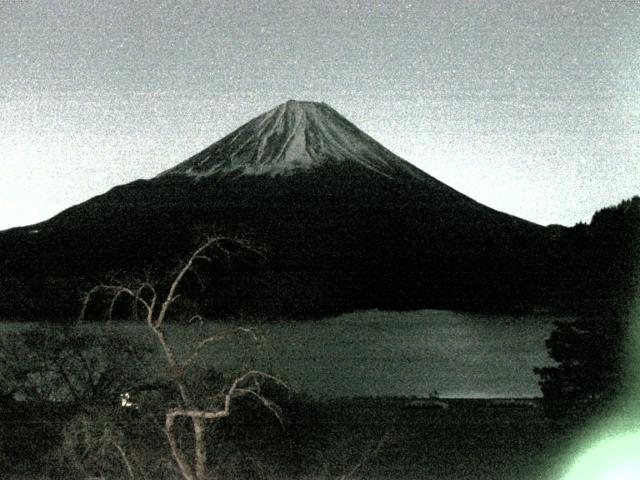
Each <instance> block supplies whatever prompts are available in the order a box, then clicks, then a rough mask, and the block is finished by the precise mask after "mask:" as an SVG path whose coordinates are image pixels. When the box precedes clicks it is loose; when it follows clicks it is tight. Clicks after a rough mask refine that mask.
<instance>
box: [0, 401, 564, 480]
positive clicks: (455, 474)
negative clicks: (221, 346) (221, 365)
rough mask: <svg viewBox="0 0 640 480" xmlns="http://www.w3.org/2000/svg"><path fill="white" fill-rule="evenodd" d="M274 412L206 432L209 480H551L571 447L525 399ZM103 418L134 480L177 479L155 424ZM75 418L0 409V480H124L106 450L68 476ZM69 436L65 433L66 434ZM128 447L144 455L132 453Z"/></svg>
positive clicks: (326, 405)
mask: <svg viewBox="0 0 640 480" xmlns="http://www.w3.org/2000/svg"><path fill="white" fill-rule="evenodd" d="M281 403H282V407H283V413H284V425H281V424H280V423H279V422H277V421H275V420H274V419H273V418H272V417H270V416H268V415H264V412H261V411H260V410H254V409H252V408H248V409H246V410H242V411H241V410H238V411H237V412H236V413H234V415H232V416H231V417H230V418H229V419H227V420H226V421H223V422H220V423H219V424H217V426H216V427H215V428H214V427H213V425H212V427H211V428H210V430H211V433H210V435H212V442H211V446H212V448H211V451H210V452H209V456H210V459H211V460H212V461H213V462H214V463H215V464H216V465H215V468H214V469H213V470H212V474H214V475H216V477H217V478H247V479H288V478H302V479H312V478H313V479H358V478H375V479H418V478H419V479H434V480H435V479H438V480H448V479H451V480H465V479H470V480H471V479H473V480H482V479H487V480H489V479H491V480H500V479H505V480H507V479H509V480H510V479H514V480H518V479H522V480H529V479H531V480H533V479H536V480H537V479H545V478H551V477H550V475H551V472H552V469H553V468H555V467H557V466H558V464H559V462H561V461H562V458H563V455H564V453H565V451H566V448H567V445H568V444H569V443H570V441H571V438H570V434H569V433H568V431H567V428H566V426H565V427H561V426H560V425H559V424H558V423H557V421H552V420H550V419H548V418H547V417H546V416H545V414H544V411H543V409H542V408H541V406H540V405H539V403H538V400H535V399H534V400H470V399H451V400H450V399H431V400H424V399H422V400H419V399H406V398H402V399H390V398H383V399H377V398H361V399H338V400H332V401H328V402H320V401H316V400H309V399H299V398H298V399H295V400H287V401H284V400H283V401H282V402H281ZM114 411H115V412H116V414H117V415H120V417H119V421H118V423H119V424H120V427H123V426H124V430H122V429H121V431H124V432H125V433H124V435H121V436H120V437H117V438H116V437H114V438H113V441H114V444H117V445H118V446H120V447H121V448H122V450H123V451H124V452H125V453H126V455H127V456H128V457H129V462H130V463H131V466H132V468H133V470H135V478H167V479H172V478H175V479H178V478H179V475H178V472H177V471H176V470H175V468H173V467H172V465H171V461H170V455H168V452H167V451H166V446H165V439H164V438H163V435H162V422H161V421H160V418H155V419H154V418H153V416H150V417H148V416H145V414H144V413H142V412H140V411H139V410H138V411H135V410H134V409H127V408H122V407H117V408H115V410H114ZM117 412H120V413H117ZM78 415H80V417H82V414H78V412H73V411H71V410H70V408H69V407H68V406H67V407H65V409H60V408H58V409H56V408H55V407H52V406H51V405H49V406H45V405H35V404H30V405H20V404H19V403H17V402H16V403H13V404H6V405H5V406H3V408H2V410H1V411H0V421H1V422H2V423H1V424H0V428H1V430H2V431H1V434H0V439H1V442H2V443H1V444H0V445H1V446H0V448H1V452H2V456H1V457H0V460H1V461H2V464H3V465H2V471H3V478H14V479H18V478H21V479H44V478H71V477H70V476H69V475H71V476H72V477H73V478H90V477H92V476H94V477H100V476H101V477H100V478H105V479H106V478H130V477H131V475H130V473H129V472H128V471H127V469H126V468H124V467H123V465H122V462H121V455H120V454H119V453H118V451H117V449H116V448H115V447H114V445H112V444H109V443H108V442H107V447H106V448H104V449H102V450H100V449H97V450H96V451H95V452H93V453H91V455H94V456H95V461H94V462H93V463H89V464H87V463H86V461H85V463H84V464H83V465H84V467H83V468H84V470H83V471H78V470H74V468H76V467H77V465H76V466H74V465H73V461H74V457H73V455H77V456H79V457H82V455H88V454H89V453H87V452H84V451H81V450H79V451H76V452H75V453H74V452H70V451H69V448H71V447H69V445H70V443H69V442H72V441H73V438H74V437H73V435H76V436H77V437H82V436H83V435H86V434H88V433H90V432H86V431H83V428H88V427H87V425H90V424H93V425H95V421H96V417H95V415H94V416H93V417H92V418H91V421H92V422H93V423H83V422H82V421H78ZM105 418H106V417H105ZM110 418H113V416H111V417H110ZM98 423H99V422H98ZM70 425H75V428H74V429H72V430H70V429H69V426H70ZM102 427H104V425H101V428H102ZM127 429H129V430H127ZM113 431H115V430H113ZM127 432H128V433H127ZM100 438H102V439H103V441H104V437H100ZM76 440H77V438H76ZM134 440H137V442H135V441H134ZM65 442H66V444H67V449H66V450H65V448H64V444H65ZM134 444H137V445H143V447H142V448H140V447H138V448H137V449H135V450H134V447H133V445H134ZM61 445H62V447H61ZM100 455H102V457H101V456H100ZM85 460H86V459H85ZM87 465H93V467H91V466H90V467H87ZM101 465H102V467H101ZM105 465H107V466H109V467H108V468H107V467H105ZM100 468H102V472H99V471H98V470H99V469H100ZM212 478H213V477H212Z"/></svg>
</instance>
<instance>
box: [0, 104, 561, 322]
mask: <svg viewBox="0 0 640 480" xmlns="http://www.w3.org/2000/svg"><path fill="white" fill-rule="evenodd" d="M198 229H205V230H210V231H211V230H215V231H216V232H220V233H226V234H231V235H236V234H239V235H242V236H244V237H245V238H248V239H249V240H251V241H252V242H253V243H255V244H257V245H260V246H263V247H265V249H266V252H267V259H266V261H258V260H257V259H255V258H248V257H246V258H241V259H239V260H238V261H236V262H234V264H233V265H232V267H231V268H227V267H226V266H224V265H222V267H224V268H221V269H220V270H218V271H216V272H215V275H213V272H210V273H212V274H211V275H209V276H208V277H209V278H208V279H207V281H206V283H207V284H208V289H207V290H206V293H204V294H201V296H200V298H199V300H201V301H202V302H204V303H205V304H206V306H207V308H208V309H209V310H210V311H215V312H219V313H220V314H225V313H233V312H249V313H258V314H268V315H285V316H293V317H299V316H314V315H322V314H326V313H331V312H341V311H347V310H352V309H359V308H381V309H414V308H425V307H431V308H453V309H473V310H487V311H513V310H528V309H532V308H535V307H540V306H545V300H544V299H545V298H546V297H545V295H546V294H545V292H544V288H543V287H542V286H541V285H542V284H543V283H544V278H545V276H546V275H548V274H549V268H550V265H549V258H550V257H549V255H548V252H547V250H548V249H549V248H550V247H549V242H550V238H551V237H553V235H557V229H546V228H545V227H542V226H539V225H536V224H534V223H531V222H528V221H525V220H522V219H519V218H516V217H514V216H511V215H507V214H505V213H501V212H498V211H495V210H493V209H491V208H488V207H486V206H484V205H481V204H479V203H478V202H475V201H474V200H472V199H470V198H469V197H467V196H465V195H463V194H461V193H459V192H457V191H455V190H454V189H452V188H450V187H448V186H447V185H445V184H443V183H442V182H440V181H438V180H436V179H435V178H433V177H431V176H429V175H427V174H426V173H424V172H422V171H421V170H419V169H418V168H416V167H414V166H412V165H411V164H409V163H408V162H406V161H404V160H402V159H401V158H399V157H397V156H396V155H394V154H393V153H391V152H390V151H388V150H387V149H386V148H384V147H383V146H382V145H380V144H379V143H377V142H376V141H375V140H373V139H372V138H370V137H369V136H368V135H366V134H364V133H363V132H361V131H360V130H359V129H358V128H357V127H355V126H354V125H353V124H352V123H350V122H349V121H348V120H346V119H345V118H344V117H342V116H341V115H340V114H338V113H337V112H336V111H334V110H333V109H332V108H330V107H329V106H327V105H325V104H321V103H312V102H296V101H289V102H287V103H286V104H282V105H280V106H278V107H276V108H275V109H273V110H270V111H269V112H266V113H264V114H263V115H260V116H259V117H256V118H255V119H253V120H251V121H250V122H248V123H247V124H245V125H244V126H242V127H240V128H239V129H237V130H236V131H234V132H232V133H231V134H229V135H228V136H226V137H224V138H223V139H221V140H220V141H218V142H216V143H214V144H213V145H211V146H210V147H208V148H207V149H205V150H203V151H202V152H201V153H199V154H197V155H195V156H193V157H191V158H190V159H188V160H186V161H185V162H183V163H181V164H179V165H177V166H175V167H174V168H172V169H170V170H167V171H165V172H163V173H161V174H160V175H158V176H157V177H155V178H152V179H150V180H137V181H134V182H132V183H129V184H126V185H122V186H119V187H116V188H113V189H112V190H110V191H108V192H107V193H105V194H103V195H100V196H97V197H95V198H92V199H90V200H88V201H86V202H84V203H82V204H80V205H77V206H74V207H72V208H69V209H67V210H65V211H63V212H61V213H60V214H58V215H57V216H55V217H54V218H52V219H50V220H48V221H46V222H43V223H40V224H37V225H33V226H30V227H25V228H17V229H12V230H8V231H6V232H2V233H0V262H2V265H1V266H2V272H3V273H2V274H1V275H2V279H1V280H0V281H2V282H3V285H2V292H0V297H1V298H0V311H1V313H3V314H4V315H9V314H16V315H18V314H25V313H31V314H33V313H40V314H43V315H51V313H52V312H57V314H58V315H61V316H64V315H68V314H69V312H73V311H75V310H76V309H77V305H78V296H79V293H78V291H79V289H80V288H81V287H82V286H86V285H87V284H90V283H91V282H93V283H95V282H97V281H99V280H100V279H101V278H102V277H103V276H104V275H106V274H107V273H108V272H113V271H116V272H117V271H125V272H128V271H142V270H143V269H144V268H145V267H146V266H148V265H156V266H162V265H170V264H171V261H172V259H174V258H175V257H176V256H179V255H184V253H185V252H186V251H188V250H189V248H190V247H191V246H192V245H193V239H194V235H195V232H196V231H197V230H198ZM158 268H160V267H158Z"/></svg>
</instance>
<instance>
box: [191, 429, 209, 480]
mask: <svg viewBox="0 0 640 480" xmlns="http://www.w3.org/2000/svg"><path fill="white" fill-rule="evenodd" d="M191 420H192V421H193V434H194V438H195V456H196V458H195V460H196V478H197V479H198V480H206V473H207V443H206V440H205V436H204V435H205V423H204V422H205V420H204V418H197V417H192V418H191Z"/></svg>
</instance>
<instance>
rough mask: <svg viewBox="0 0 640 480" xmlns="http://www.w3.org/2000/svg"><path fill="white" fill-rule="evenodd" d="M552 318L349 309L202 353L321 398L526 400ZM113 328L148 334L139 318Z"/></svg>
mask: <svg viewBox="0 0 640 480" xmlns="http://www.w3.org/2000/svg"><path fill="white" fill-rule="evenodd" d="M553 320H554V318H552V317H550V316H540V315H536V316H533V315H521V316H507V315H490V316H488V315H478V314H469V313H457V312H448V311H435V310H423V311H417V312H379V311H367V312H356V313H350V314H345V315H340V316H338V317H332V318H327V319H324V320H320V321H315V322H303V323H278V324H265V325H261V326H260V327H258V330H257V331H258V332H259V333H260V338H261V340H259V341H258V342H256V341H255V340H253V339H251V338H249V337H248V336H246V335H244V336H242V335H240V336H238V337H235V338H234V339H230V340H228V341H224V342H221V343H219V344H212V345H211V348H210V349H208V350H206V354H204V355H203V356H202V358H201V360H202V361H203V362H207V363H209V364H211V365H215V366H218V368H223V369H239V368H247V367H252V368H261V369H265V370H269V371H272V372H274V373H276V374H278V375H279V376H281V377H283V378H285V379H286V380H287V381H288V382H289V383H290V384H291V385H292V386H293V387H294V388H296V389H299V390H301V391H304V392H306V393H309V394H311V395H314V396H319V397H340V396H365V395H372V396H427V395H428V394H429V393H430V392H432V391H433V390H437V391H438V392H439V393H440V395H441V396H447V397H532V396H539V395H540V390H539V388H538V385H537V381H538V379H537V377H536V375H535V374H534V373H533V367H535V366H546V365H550V364H552V361H551V360H550V359H549V357H548V355H547V352H546V349H545V346H544V341H545V339H546V338H547V337H548V335H549V333H550V332H551V329H552V321H553ZM0 328H2V330H4V331H11V330H15V329H21V328H25V325H24V324H22V325H18V324H8V323H5V324H2V325H1V326H0ZM90 328H92V329H95V328H107V327H105V326H102V325H99V326H96V324H92V325H91V326H90ZM111 328H117V329H121V330H122V332H123V334H126V335H137V336H143V337H146V338H148V339H149V341H152V338H151V337H150V336H149V334H148V332H147V331H146V327H145V325H144V324H142V323H140V324H137V323H133V322H126V323H121V324H117V325H115V326H114V327H111ZM226 328H228V327H224V326H219V325H204V326H197V325H189V326H179V325H171V326H169V328H168V333H169V335H170V336H171V338H172V339H173V340H174V342H175V343H176V344H177V345H179V346H180V347H181V348H186V347H187V346H188V345H190V344H191V341H192V340H193V339H194V338H196V337H197V336H198V335H204V334H208V333H209V334H210V333H213V332H219V331H221V330H224V329H226ZM158 365H159V366H163V363H162V360H161V359H160V358H159V359H158Z"/></svg>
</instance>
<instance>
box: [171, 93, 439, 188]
mask: <svg viewBox="0 0 640 480" xmlns="http://www.w3.org/2000/svg"><path fill="white" fill-rule="evenodd" d="M345 162H349V163H351V164H353V165H358V166H360V167H361V168H365V169H367V170H370V171H373V172H376V173H378V174H380V175H383V176H385V177H390V178H393V177H397V176H401V177H406V176H410V177H413V178H423V177H428V175H426V174H425V173H424V172H422V171H421V170H419V169H417V168H416V167H414V166H413V165H411V164H410V163H408V162H406V161H405V160H403V159H401V158H400V157H398V156H396V155H395V154H393V153H392V152H390V151H389V150H387V149H386V148H384V147H383V146H382V145H380V144H379V143H378V142H376V141H375V140H374V139H372V138H371V137H369V136H368V135H366V134H365V133H363V132H362V131H361V130H359V129H358V128H357V127H356V126H355V125H353V124H352V123H351V122H349V121H348V120H347V119H345V118H344V117H343V116H342V115H340V114H339V113H338V112H336V111H335V110H334V109H332V108H331V107H329V106H328V105H326V104H324V103H316V102H301V101H295V100H289V101H288V102H286V103H283V104H281V105H279V106H277V107H276V108H274V109H272V110H269V111H268V112H266V113H263V114H262V115H260V116H258V117H256V118H254V119H253V120H251V121H249V122H248V123H246V124H245V125H243V126H242V127H240V128H238V129H237V130H235V131H234V132H232V133H231V134H229V135H227V136H226V137H224V138H223V139H222V140H220V141H218V142H216V143H214V144H213V145H211V146H210V147H208V148H206V149H205V150H203V151H202V152H200V153H198V154H196V155H194V156H193V157H191V158H189V159H188V160H186V161H184V162H182V163H180V164H178V165H177V166H175V167H173V168H171V169H169V170H166V171H165V172H162V173H161V174H160V175H159V176H166V175H188V176H193V177H208V176H216V175H231V176H234V175H267V176H280V175H291V174H293V173H295V172H299V171H306V170H310V169H313V168H317V167H320V166H329V165H332V164H340V163H345Z"/></svg>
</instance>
